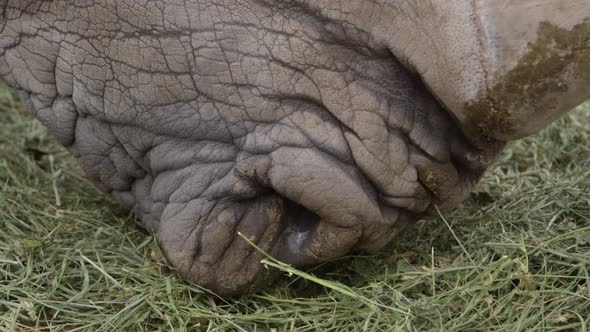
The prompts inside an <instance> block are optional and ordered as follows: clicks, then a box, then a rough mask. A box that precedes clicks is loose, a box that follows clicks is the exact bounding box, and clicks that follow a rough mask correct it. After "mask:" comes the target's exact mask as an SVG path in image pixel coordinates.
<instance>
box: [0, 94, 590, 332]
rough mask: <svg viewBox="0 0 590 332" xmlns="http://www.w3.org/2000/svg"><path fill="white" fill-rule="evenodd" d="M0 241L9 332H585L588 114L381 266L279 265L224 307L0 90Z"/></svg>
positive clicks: (2, 311)
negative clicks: (259, 286)
mask: <svg viewBox="0 0 590 332" xmlns="http://www.w3.org/2000/svg"><path fill="white" fill-rule="evenodd" d="M0 227H1V231H0V330H2V331H33V330H34V331H37V330H47V331H49V330H51V331H60V330H66V331H74V330H87V331H95V330H108V331H112V330H116V331H135V330H145V331H153V330H170V331H172V330H179V331H182V330H189V331H201V330H203V331H233V330H235V331H356V330H367V331H392V330H400V331H406V330H407V331H424V330H445V331H464V330H470V331H473V330H486V331H490V330H495V331H500V330H501V331H525V330H526V331H534V330H542V329H551V330H586V329H587V328H588V326H589V325H590V287H589V280H590V272H589V269H590V250H589V249H590V106H587V107H586V108H581V109H580V110H578V111H576V112H574V113H573V114H571V115H570V116H568V117H566V118H564V119H562V120H561V121H559V123H557V124H555V125H554V126H552V127H551V128H549V129H547V130H545V131H544V132H542V133H541V134H539V135H537V136H535V137H533V138H531V139H527V140H524V141H520V142H516V143H513V144H511V145H510V147H509V149H508V150H507V151H506V153H505V154H504V155H503V157H502V158H501V160H499V161H498V163H497V167H495V168H494V169H493V170H491V171H490V172H489V173H488V175H487V176H486V178H485V179H484V181H483V182H482V183H481V185H480V186H479V187H478V188H477V190H476V192H475V193H474V194H473V195H472V196H471V198H470V199H469V200H468V201H467V202H466V203H464V204H463V205H462V206H461V207H460V208H458V209H456V210H454V211H451V212H445V213H444V214H443V215H441V216H440V217H439V218H437V220H435V221H432V222H421V223H420V224H419V226H418V227H417V228H416V229H415V230H413V231H412V232H410V233H408V234H405V236H404V237H403V238H402V239H400V240H399V242H398V243H395V244H393V245H392V246H391V248H390V249H389V250H388V251H387V252H384V253H383V255H380V256H354V257H346V258H343V259H341V260H339V261H336V262H333V263H330V264H326V265H323V266H320V267H318V268H316V269H314V270H311V271H306V273H303V272H300V271H291V270H290V269H289V267H284V266H282V267H280V268H281V269H283V270H284V271H285V275H286V277H285V278H284V280H283V281H280V282H278V283H277V284H276V285H274V286H272V287H268V288H267V289H266V290H264V291H263V292H261V293H258V294H251V295H247V296H244V297H241V298H238V299H233V300H227V299H226V300H223V299H219V298H217V297H215V296H214V295H212V294H209V293H207V292H206V291H204V290H202V289H199V288H198V287H194V286H191V285H188V284H186V283H184V282H183V281H182V280H181V279H179V278H178V277H177V276H176V275H175V274H174V272H173V271H170V270H168V269H167V268H166V264H165V262H164V261H163V260H162V258H161V253H160V252H159V251H158V248H157V246H156V244H155V242H154V240H153V238H152V237H150V236H149V235H147V234H145V233H144V232H143V231H142V230H140V229H139V228H138V227H137V226H136V224H135V223H134V219H133V216H131V215H130V214H129V213H128V212H126V211H124V210H122V209H120V208H118V207H117V206H116V205H115V204H114V203H112V201H111V200H110V199H109V197H106V196H105V195H103V194H101V193H99V192H98V191H96V190H95V189H94V188H93V186H92V185H91V184H90V183H88V182H87V181H85V180H84V179H83V177H82V176H81V172H80V170H79V168H78V167H77V165H76V162H75V160H73V159H72V157H70V156H69V155H68V154H67V152H66V151H64V149H62V148H60V147H59V146H57V145H56V144H55V142H54V141H53V140H52V139H51V138H50V137H48V136H47V133H46V131H45V129H44V128H43V127H42V126H40V125H39V124H38V123H37V122H35V121H32V120H31V117H30V116H29V115H28V114H27V113H26V112H24V111H23V110H22V107H21V106H20V104H19V103H18V102H17V101H16V100H15V98H14V97H13V96H12V95H11V94H10V92H9V91H8V90H7V89H6V88H1V87H0ZM267 264H268V265H269V268H273V267H272V266H273V265H274V266H277V264H276V263H273V262H267ZM289 275H290V276H289Z"/></svg>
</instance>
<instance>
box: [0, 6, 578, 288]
mask: <svg viewBox="0 0 590 332" xmlns="http://www.w3.org/2000/svg"><path fill="white" fill-rule="evenodd" d="M589 7H590V6H588V5H587V0H560V1H554V0H520V1H508V0H497V1H495V0H475V1H467V0H463V1H461V0H444V1H443V0H430V1H419V0H239V1H238V0H151V1H148V0H101V1H99V0H49V1H47V0H46V1H41V0H36V1H33V0H0V77H2V78H4V79H5V80H6V81H7V82H9V83H10V84H11V85H13V86H14V87H16V88H17V90H18V92H19V94H20V96H21V97H22V99H23V101H24V102H25V103H26V105H27V107H28V109H30V110H31V111H32V112H33V114H34V115H35V116H36V117H37V118H38V119H39V120H41V121H42V122H43V123H44V124H45V125H46V126H47V127H48V128H49V129H50V131H51V132H52V133H53V134H54V135H55V136H56V137H57V139H58V140H59V141H60V142H61V143H62V144H63V145H65V146H66V147H68V148H69V149H70V151H72V153H73V154H74V155H75V156H76V157H78V158H79V160H80V162H81V164H82V166H83V168H84V170H85V172H86V174H87V175H88V177H89V178H90V179H92V180H93V181H94V182H95V183H96V185H97V186H99V187H100V188H101V189H102V190H104V191H106V192H109V193H111V194H112V195H113V197H115V199H116V200H117V201H119V202H121V203H122V204H124V205H125V206H127V207H129V208H131V209H133V211H135V213H136V214H137V215H138V216H139V217H140V218H141V220H142V222H143V224H144V225H145V227H146V228H147V229H148V230H150V231H152V232H154V233H155V234H156V236H157V239H158V241H159V243H160V245H161V247H162V249H163V250H164V252H165V253H166V255H167V257H168V259H169V261H170V262H171V263H172V264H173V265H174V266H175V267H176V269H177V270H178V271H179V272H180V273H181V274H182V275H183V276H184V277H185V278H186V279H188V280H189V281H192V282H195V283H197V284H200V285H203V286H205V287H208V288H210V289H212V290H214V291H216V292H218V293H220V294H224V295H231V294H237V293H240V292H243V291H247V290H249V289H251V288H252V287H254V286H257V285H260V284H261V283H263V282H266V281H268V280H270V279H272V278H273V277H274V276H275V274H276V272H273V271H269V270H267V269H265V268H264V267H263V266H262V265H261V264H260V263H259V262H260V260H261V257H262V256H261V254H259V253H258V252H256V251H255V250H253V248H252V247H251V246H249V245H248V244H247V243H246V241H244V240H243V239H242V238H241V237H239V236H238V233H239V232H241V233H242V234H244V235H245V236H247V237H249V238H250V239H252V241H253V242H254V243H256V244H257V245H258V246H259V247H260V248H262V249H263V250H265V251H267V252H269V253H270V254H272V255H273V256H274V257H276V258H278V259H280V260H282V261H284V262H287V263H290V264H294V265H296V266H307V265H311V264H317V263H319V262H323V261H327V260H331V259H335V258H337V257H340V256H342V255H345V254H347V253H349V252H351V251H369V252H373V251H376V250H379V249H380V248H382V247H384V246H385V245H386V244H388V243H389V242H391V241H392V239H393V238H394V237H395V236H396V235H398V234H399V233H400V232H402V230H403V229H404V227H406V226H408V225H411V224H412V223H413V222H415V221H416V220H418V219H420V218H421V217H423V216H424V215H427V214H428V213H429V211H432V208H433V206H434V205H438V206H441V207H443V208H449V207H452V206H454V205H456V204H458V203H459V202H460V201H461V200H463V199H464V198H465V197H466V196H467V195H468V193H469V192H470V190H471V189H472V188H473V186H474V185H475V183H476V182H477V181H478V179H479V178H480V177H481V175H482V173H483V172H484V170H485V169H486V168H487V167H488V166H489V165H490V164H491V163H492V162H493V161H494V158H495V157H496V156H497V155H498V153H499V152H500V151H501V148H502V147H503V146H504V144H505V142H506V141H507V140H510V139H515V138H518V137H521V136H524V135H527V134H530V133H533V132H535V131H537V130H538V129H540V128H542V127H544V126H545V125H546V124H548V123H549V122H551V121H552V120H554V119H555V118H556V117H557V116H559V115H560V114H562V113H563V112H565V111H567V110H569V109H571V108H572V107H574V106H575V105H576V104H578V103H580V102H581V101H583V100H584V99H586V98H588V97H589V91H588V88H587V87H588V86H590V85H587V84H586V83H588V80H589V79H590V65H588V66H584V65H585V63H586V62H584V61H582V60H583V59H584V55H586V54H587V53H584V52H587V51H588V48H589V47H588V43H587V41H588V33H586V32H587V31H589V30H590V29H585V27H586V25H584V24H587V23H588V21H587V19H588V17H590V8H589ZM585 20H586V21H585ZM542 24H545V25H546V26H547V27H551V29H553V28H555V29H557V28H558V29H561V30H559V31H565V35H568V33H569V36H574V34H575V33H579V31H580V29H581V30H582V34H581V35H576V36H575V37H577V38H578V39H575V38H572V40H578V42H577V43H578V44H580V43H581V45H578V44H576V45H566V47H565V48H564V47H561V46H560V47H557V46H555V45H554V44H555V43H552V44H551V43H550V45H549V46H548V47H549V49H551V50H552V51H553V53H551V52H549V53H551V54H553V55H555V54H557V55H556V57H555V58H551V57H550V56H549V55H546V54H545V53H543V55H542V60H543V61H541V60H539V61H528V60H526V59H527V58H526V55H527V54H529V53H530V52H531V51H534V47H533V46H532V45H534V44H535V43H537V42H538V41H540V40H544V39H543V38H545V39H547V38H548V37H547V36H545V35H544V32H543V30H542V29H541V26H542ZM576 28H577V30H576ZM551 29H548V31H553V30H551ZM584 29H585V30H584ZM568 31H569V32H568ZM575 31H578V32H575ZM584 31H586V32H584ZM568 40H569V39H568ZM573 43H574V42H572V44H573ZM570 46H571V47H570ZM554 53H555V54H554ZM523 59H525V60H523ZM580 59H582V60H580ZM589 59H590V58H589ZM527 61H528V62H527ZM559 61H560V62H559ZM557 62H559V63H561V64H565V65H564V66H561V67H559V68H558V69H557V71H555V70H553V71H547V74H545V71H544V70H545V69H546V68H549V67H551V66H550V65H553V64H556V63H557ZM523 63H524V64H525V65H526V66H528V67H527V68H529V69H530V68H533V69H534V70H533V71H531V72H533V73H535V75H532V76H526V75H524V76H523V75H520V76H518V75H512V74H514V73H515V72H517V69H518V68H519V67H518V66H519V64H520V65H522V64H523ZM551 68H553V67H551ZM511 73H512V74H511ZM523 77H524V78H523ZM523 79H524V81H523ZM555 82H558V83H559V84H553V83H555ZM502 84H506V85H507V86H515V87H517V88H519V89H520V88H522V89H523V91H524V92H523V93H522V98H523V100H524V102H521V101H517V100H516V99H518V98H508V97H506V98H504V95H502V93H495V92H493V91H496V90H495V88H497V87H499V86H502ZM510 84H512V85H510ZM529 91H532V92H535V93H534V94H532V92H531V93H529ZM529 95H530V96H532V97H530V98H529V99H530V102H528V100H529V99H527V96H529ZM532 98H534V100H533V99H532ZM538 101H543V102H544V103H545V104H544V106H543V107H542V109H539V108H534V107H532V106H531V105H534V102H538ZM478 105H479V106H478ZM482 105H483V106H482ZM529 106H530V107H529ZM498 119H500V120H501V121H500V120H498ZM486 121H487V122H486Z"/></svg>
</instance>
